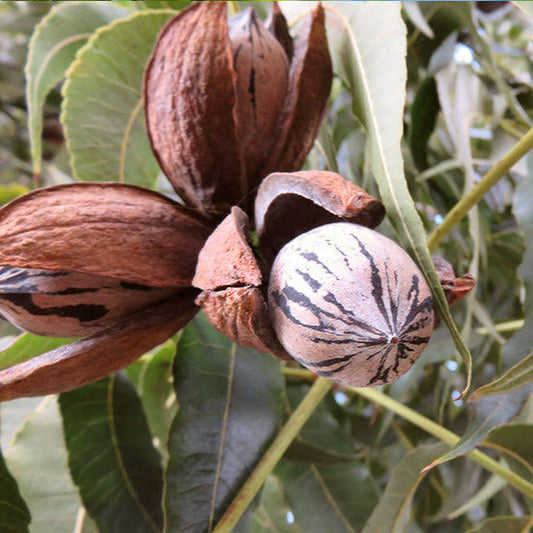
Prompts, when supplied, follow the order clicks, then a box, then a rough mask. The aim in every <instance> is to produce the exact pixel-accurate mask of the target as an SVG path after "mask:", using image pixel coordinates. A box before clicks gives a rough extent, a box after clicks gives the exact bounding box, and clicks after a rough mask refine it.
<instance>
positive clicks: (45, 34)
mask: <svg viewBox="0 0 533 533" xmlns="http://www.w3.org/2000/svg"><path fill="white" fill-rule="evenodd" d="M127 14H128V11H127V10H125V9H124V8H122V7H119V6H116V5H112V4H109V3H107V2H106V3H100V2H61V3H58V4H56V5H55V6H53V7H52V9H51V10H50V12H49V13H48V14H47V15H46V16H45V17H44V18H43V19H42V20H41V22H40V23H39V24H38V25H37V27H36V28H35V31H34V32H33V35H32V38H31V41H30V46H29V50H28V59H27V62H26V82H27V84H26V102H27V106H28V129H29V134H30V143H31V152H32V159H33V170H34V173H35V174H39V173H40V171H41V152H42V140H41V133H42V128H43V105H44V102H45V99H46V96H47V95H48V93H49V92H50V90H51V89H52V88H53V87H54V86H55V85H57V84H58V83H59V82H60V81H61V80H62V79H63V77H64V75H65V72H66V70H67V68H68V67H69V65H70V64H71V63H72V61H73V60H74V57H75V55H76V52H77V51H78V49H79V48H81V47H82V46H83V45H84V44H85V43H86V42H87V39H88V38H89V37H90V36H91V35H92V34H93V32H94V31H95V30H96V29H97V28H99V27H100V26H104V25H106V24H109V23H110V22H111V21H112V20H114V19H116V18H120V17H124V16H126V15H127Z"/></svg>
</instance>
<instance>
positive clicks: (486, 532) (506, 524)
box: [466, 2, 533, 533]
mask: <svg viewBox="0 0 533 533" xmlns="http://www.w3.org/2000/svg"><path fill="white" fill-rule="evenodd" d="M524 3H526V2H524ZM531 527H533V516H523V517H520V518H517V517H516V516H498V517H496V518H488V519H487V520H484V521H483V522H482V523H481V525H480V526H478V527H476V528H474V529H469V530H467V531H466V533H528V531H531Z"/></svg>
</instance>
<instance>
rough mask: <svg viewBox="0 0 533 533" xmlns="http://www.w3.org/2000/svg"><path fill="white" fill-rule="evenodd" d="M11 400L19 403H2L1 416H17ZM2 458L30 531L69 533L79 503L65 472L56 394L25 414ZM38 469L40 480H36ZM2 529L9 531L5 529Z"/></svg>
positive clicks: (78, 508)
mask: <svg viewBox="0 0 533 533" xmlns="http://www.w3.org/2000/svg"><path fill="white" fill-rule="evenodd" d="M19 402H20V400H19ZM13 403H18V402H9V403H8V404H4V405H3V406H2V417H4V416H6V415H7V416H9V417H11V416H17V415H19V412H18V409H17V410H14V409H13V410H14V411H15V412H13V413H11V412H10V411H11V410H12V406H13ZM19 422H20V420H19ZM5 457H6V462H7V464H8V466H9V469H10V470H11V472H12V473H13V475H14V476H15V477H16V479H17V481H18V484H19V487H20V492H21V494H22V495H23V497H24V498H25V500H26V502H27V504H28V506H29V508H30V510H31V518H32V520H31V528H32V531H39V533H67V532H69V533H70V532H72V531H73V530H74V529H75V527H76V521H77V518H78V512H79V510H80V507H81V506H82V504H81V500H80V496H79V493H78V490H77V488H76V486H75V485H74V483H73V482H72V479H71V477H70V474H69V471H68V464H67V451H66V448H65V440H64V436H63V427H62V424H61V416H60V413H59V406H58V404H57V400H56V397H55V396H48V397H46V398H44V399H41V400H40V401H39V404H38V405H37V406H36V407H35V408H34V409H33V410H32V411H31V412H30V413H29V414H28V415H27V416H26V417H25V419H24V421H23V422H22V424H21V426H20V428H19V430H18V431H17V433H16V435H15V438H14V439H13V442H12V443H11V445H10V446H9V448H7V450H6V454H5ZM37 472H38V476H39V478H38V479H39V482H36V473H37ZM0 486H2V483H0ZM0 530H1V531H4V528H1V527H0ZM5 531H11V530H10V529H7V528H6V529H5Z"/></svg>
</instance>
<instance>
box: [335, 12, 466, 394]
mask: <svg viewBox="0 0 533 533" xmlns="http://www.w3.org/2000/svg"><path fill="white" fill-rule="evenodd" d="M336 8H337V9H338V10H339V11H340V12H341V13H342V14H343V15H344V17H343V18H342V19H341V22H340V25H341V27H340V28H337V32H338V36H340V42H339V43H337V48H336V57H337V60H338V61H337V66H336V68H337V71H338V72H339V74H340V76H341V77H342V78H343V80H345V81H346V82H347V84H348V86H349V88H350V92H351V95H352V105H353V112H354V114H355V115H356V116H357V117H358V118H359V120H361V122H362V124H363V125H364V126H365V129H366V131H367V133H368V136H369V141H370V155H371V168H372V171H373V173H374V177H375V178H376V181H377V183H378V185H379V190H380V193H381V199H382V200H383V203H384V204H385V207H386V209H387V215H388V217H389V220H390V222H391V223H392V225H393V226H394V229H395V230H396V233H397V235H398V238H399V240H400V242H401V243H402V245H403V246H404V247H405V248H406V249H407V250H408V251H409V252H410V253H411V254H412V256H413V258H414V259H415V260H416V262H417V263H418V265H419V266H420V267H421V268H422V270H423V272H424V275H425V276H426V278H427V280H428V282H429V284H430V287H431V290H432V293H433V300H434V305H435V307H436V309H437V311H438V312H439V315H440V316H441V317H442V319H443V321H444V322H445V323H446V325H447V326H448V328H449V329H450V333H451V335H452V337H453V339H454V342H455V345H456V347H457V350H458V352H459V353H460V354H461V356H462V357H463V360H464V362H465V365H466V369H467V385H466V387H465V392H466V390H468V388H469V384H470V376H471V367H472V358H471V355H470V352H469V351H468V348H467V347H466V346H465V344H464V343H463V341H462V339H461V337H460V335H459V332H458V330H457V327H456V326H455V323H454V322H453V319H452V317H451V315H450V311H449V308H448V304H447V302H446V298H445V296H444V292H443V290H442V287H441V285H440V282H439V279H438V276H437V273H436V271H435V267H434V266H433V262H432V261H431V255H430V253H429V250H428V248H427V245H426V234H425V231H424V228H423V225H422V221H421V220H420V216H419V215H418V213H417V211H416V209H415V206H414V203H413V200H412V198H411V196H410V194H409V191H408V189H407V183H406V181H405V175H404V171H403V157H402V152H401V147H400V140H401V138H402V134H403V108H404V103H405V82H406V76H407V72H406V66H405V53H406V37H405V26H404V23H403V21H402V17H401V13H400V8H401V6H400V4H399V3H398V2H341V3H339V4H337V5H336ZM345 17H346V18H345ZM383 50H387V53H386V54H384V53H383ZM385 87H386V93H385V94H386V97H384V92H383V88H385Z"/></svg>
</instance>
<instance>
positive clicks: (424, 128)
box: [409, 77, 440, 171]
mask: <svg viewBox="0 0 533 533" xmlns="http://www.w3.org/2000/svg"><path fill="white" fill-rule="evenodd" d="M439 111H440V104H439V97H438V94H437V84H436V83H435V78H434V77H429V78H426V79H425V80H424V81H422V83H420V85H419V86H418V90H417V92H416V96H415V100H414V102H413V105H412V107H411V127H410V128H409V148H410V149H411V154H412V156H413V159H414V161H415V164H416V166H417V168H418V170H420V171H422V170H425V169H426V168H428V162H427V144H428V141H429V138H430V136H431V134H432V133H433V129H434V128H435V123H436V121H437V116H438V114H439Z"/></svg>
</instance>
